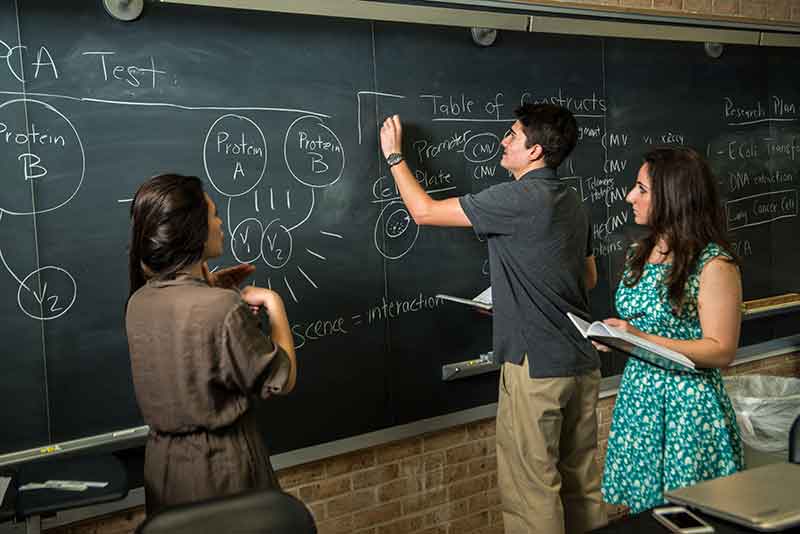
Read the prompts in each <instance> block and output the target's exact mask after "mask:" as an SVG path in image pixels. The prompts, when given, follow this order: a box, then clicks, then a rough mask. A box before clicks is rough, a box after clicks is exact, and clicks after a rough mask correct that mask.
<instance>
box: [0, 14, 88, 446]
mask: <svg viewBox="0 0 800 534" xmlns="http://www.w3.org/2000/svg"><path fill="white" fill-rule="evenodd" d="M19 11H20V10H19V2H18V1H17V0H14V16H15V21H16V24H17V43H19V44H20V45H22V24H20V19H19ZM19 69H20V72H21V73H23V74H22V79H21V80H20V83H21V84H22V100H23V106H22V109H23V111H24V112H25V134H26V138H27V139H26V143H25V144H26V146H27V149H28V153H29V154H32V153H33V149H32V148H31V135H30V133H31V132H30V127H29V124H30V116H29V115H28V105H27V103H28V97H27V90H28V88H27V81H26V78H25V64H24V61H23V57H22V54H20V55H19ZM17 78H19V77H17ZM65 119H66V117H65ZM66 120H67V123H69V119H66ZM78 142H79V143H80V138H79V139H78ZM30 191H31V207H32V208H33V213H32V218H33V246H34V254H35V256H36V271H35V272H36V273H38V274H37V275H36V278H35V280H36V282H37V285H38V289H39V293H40V294H41V295H42V300H39V298H38V297H37V296H36V292H35V291H34V292H33V295H34V297H36V300H38V301H39V316H40V317H44V304H43V302H42V301H43V300H44V291H43V290H42V275H41V268H42V262H41V255H40V251H39V225H38V217H37V210H36V189H35V186H34V180H31V182H30ZM1 214H2V213H0V215H1ZM3 262H4V263H5V259H4V260H3ZM29 276H30V275H29ZM22 286H23V287H25V289H28V288H27V286H25V284H22ZM28 291H30V289H28ZM44 325H45V321H44V320H40V321H39V335H40V337H41V341H42V371H43V373H44V377H45V380H44V409H45V414H46V417H47V440H48V441H52V440H53V423H52V417H51V415H50V384H49V383H48V380H47V377H48V376H49V374H50V373H49V371H48V368H47V343H46V337H45V329H44Z"/></svg>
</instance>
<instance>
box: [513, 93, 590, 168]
mask: <svg viewBox="0 0 800 534" xmlns="http://www.w3.org/2000/svg"><path fill="white" fill-rule="evenodd" d="M514 115H516V117H517V119H519V122H520V124H522V129H523V131H524V132H525V139H526V142H525V146H526V147H528V148H530V147H532V146H533V145H540V146H541V147H542V154H543V156H544V163H545V165H547V166H548V167H550V168H551V169H555V168H556V167H558V166H559V165H561V162H562V161H564V159H565V158H566V157H567V156H569V154H570V152H572V149H573V148H575V144H576V143H577V142H578V123H577V121H576V120H575V117H574V116H573V115H572V113H571V112H570V111H569V110H568V109H566V108H563V107H561V106H556V105H555V104H523V105H522V106H520V107H518V108H517V109H515V110H514Z"/></svg>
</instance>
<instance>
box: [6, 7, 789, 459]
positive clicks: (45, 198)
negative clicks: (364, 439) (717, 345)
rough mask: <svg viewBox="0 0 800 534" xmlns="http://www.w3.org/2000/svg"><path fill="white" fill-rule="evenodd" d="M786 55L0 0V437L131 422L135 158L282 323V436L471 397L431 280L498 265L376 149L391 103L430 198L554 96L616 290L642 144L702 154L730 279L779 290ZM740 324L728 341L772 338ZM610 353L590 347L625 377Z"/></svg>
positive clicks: (472, 278) (606, 288) (469, 328)
mask: <svg viewBox="0 0 800 534" xmlns="http://www.w3.org/2000/svg"><path fill="white" fill-rule="evenodd" d="M798 67H800V59H798V58H797V55H796V54H794V53H792V51H790V50H784V49H775V48H773V49H766V48H758V47H747V46H729V47H727V48H726V50H725V53H724V55H723V56H722V57H721V58H719V59H711V58H709V57H707V56H706V55H705V54H704V52H703V48H702V46H701V45H697V44H688V43H669V42H642V41H634V40H625V39H601V38H589V37H565V36H549V35H542V34H530V33H525V32H511V31H504V32H501V34H500V37H499V39H498V41H497V42H496V43H495V44H494V45H493V46H491V47H486V48H482V47H477V46H476V45H474V44H473V43H472V41H471V39H470V37H469V32H468V30H467V29H463V28H443V27H436V26H422V25H413V24H399V23H384V22H381V23H378V22H370V21H362V20H345V19H333V18H324V17H313V16H300V15H286V14H276V13H265V12H247V11H233V10H223V9H210V8H199V7H187V6H171V5H164V4H152V5H151V4H148V5H147V7H146V9H145V13H144V14H143V16H142V17H141V18H140V19H139V20H137V21H134V22H131V23H121V22H118V21H115V20H113V19H111V18H110V17H108V16H107V15H106V14H105V12H104V11H103V10H102V8H101V7H99V5H98V3H97V2H95V1H90V0H81V1H77V0H76V1H74V2H69V5H68V6H66V5H65V4H64V3H62V2H56V1H54V0H22V1H20V0H16V1H15V0H0V180H1V182H0V184H1V186H0V260H1V261H0V339H2V341H1V342H0V391H2V392H3V393H4V396H5V398H6V402H4V403H3V407H2V408H0V427H2V428H3V429H4V430H3V432H2V433H0V453H4V452H10V451H16V450H21V449H26V448H29V447H34V446H39V445H43V444H49V443H56V442H62V441H65V440H70V439H74V438H80V437H85V436H90V435H94V434H99V433H103V432H110V431H115V430H119V429H124V428H129V427H133V426H137V425H139V424H141V418H140V415H139V413H138V410H137V408H136V402H135V397H134V394H133V388H132V384H131V377H130V366H129V360H128V354H127V342H126V339H125V335H124V323H123V307H124V302H125V298H126V295H127V271H126V253H127V252H126V244H127V233H128V227H129V222H128V210H129V207H130V199H131V197H132V196H133V193H134V191H135V189H136V187H137V186H138V184H140V183H141V182H142V181H143V180H144V179H146V178H147V177H150V176H152V175H155V174H159V173H163V172H179V173H183V174H195V175H197V176H199V177H201V178H202V179H203V180H204V182H205V184H206V188H207V190H208V191H209V193H210V194H211V196H212V197H213V198H214V199H215V201H216V203H217V205H218V206H219V208H220V212H221V214H222V217H223V221H224V225H225V229H226V231H227V235H226V238H227V241H226V247H227V250H226V253H225V255H224V257H222V258H220V259H219V260H218V261H217V262H215V264H214V265H212V267H219V266H223V265H229V264H232V263H235V262H237V261H241V262H250V263H253V264H254V265H256V267H257V269H258V270H257V274H256V275H255V278H254V282H255V283H257V284H259V285H264V286H270V287H272V288H273V289H275V290H277V291H278V292H279V293H280V294H281V295H282V296H283V299H284V301H285V302H286V305H287V310H288V313H289V316H290V319H291V323H292V330H293V332H294V335H295V342H296V344H297V347H298V359H299V362H300V380H299V385H298V388H297V390H296V392H295V393H294V394H292V395H291V396H289V397H287V398H282V399H271V400H269V401H268V402H265V403H263V404H261V405H259V419H260V421H262V427H263V431H264V434H265V436H266V437H267V439H268V441H269V443H270V446H271V448H272V450H273V451H274V452H283V451H288V450H292V449H296V448H299V447H303V446H309V445H314V444H319V443H325V442H328V441H332V440H336V439H339V438H343V437H348V436H353V435H357V434H362V433H365V432H370V431H374V430H379V429H383V428H387V427H391V426H394V425H398V424H403V423H407V422H411V421H416V420H419V419H423V418H428V417H433V416H438V415H443V414H447V413H452V412H455V411H458V410H462V409H466V408H471V407H475V406H480V405H484V404H488V403H491V402H494V401H495V400H496V388H497V375H496V374H493V373H490V374H485V375H478V376H474V377H471V378H469V379H464V380H457V381H453V382H443V381H442V380H441V366H442V365H444V364H446V363H452V362H457V361H461V360H466V359H471V358H475V357H477V356H478V355H479V354H481V353H484V352H487V351H489V350H491V345H490V340H491V322H490V321H489V320H488V319H487V318H485V317H482V316H479V315H477V314H475V313H474V312H473V311H472V310H470V309H467V307H464V306H458V305H455V304H449V303H445V302H442V301H440V300H438V299H436V298H435V295H436V294H437V293H448V294H456V295H463V296H473V295H475V294H477V293H478V292H480V291H481V290H483V289H484V288H485V287H486V286H487V285H488V284H489V277H488V264H487V252H486V246H485V243H482V242H480V241H479V240H478V239H477V238H476V237H475V235H474V233H473V232H472V231H471V230H470V229H437V228H420V227H418V226H416V224H415V223H414V222H413V220H411V218H410V217H409V215H408V213H407V212H406V211H405V208H404V206H403V204H402V202H401V201H400V199H399V195H398V192H397V191H396V190H395V188H394V185H393V183H392V180H391V177H390V174H389V172H388V169H387V168H386V166H385V164H384V163H383V161H382V158H381V157H380V154H379V150H378V130H377V125H378V124H379V122H380V121H381V120H382V119H383V118H384V117H385V116H386V115H388V114H391V113H400V114H401V115H402V116H403V119H404V124H405V126H406V137H405V140H406V143H407V145H406V148H405V150H406V155H407V159H408V160H409V162H410V164H411V166H412V168H413V169H414V171H415V173H416V175H417V178H418V180H419V181H420V183H421V184H422V185H423V186H424V187H425V189H427V190H428V191H429V192H430V193H431V194H432V195H433V196H434V197H436V198H444V197H447V196H453V195H461V194H465V193H469V192H475V191H480V190H482V189H484V188H486V187H489V186H490V185H492V184H496V183H499V182H501V181H505V180H509V179H510V177H509V176H508V174H507V173H506V172H505V171H504V170H503V169H502V168H501V167H500V166H499V160H500V151H501V149H500V139H502V137H503V135H504V133H505V132H506V130H507V129H508V128H509V127H510V126H511V124H512V122H513V118H512V117H513V114H512V112H513V109H514V108H515V107H516V106H518V105H519V104H520V103H523V102H539V101H547V102H554V103H559V104H562V105H564V106H566V107H568V108H569V109H571V110H572V111H573V113H575V115H576V116H577V117H578V122H579V125H580V134H581V139H580V142H579V145H578V148H577V149H576V151H575V153H574V154H573V155H572V157H570V158H569V160H568V161H567V162H565V164H564V165H563V166H562V168H561V169H560V170H559V173H560V176H562V177H563V179H564V180H565V181H568V183H569V184H570V185H572V186H573V187H575V188H576V190H578V191H579V192H580V193H581V195H582V198H583V199H584V202H585V204H586V207H587V209H588V210H589V211H590V212H591V216H592V221H593V224H592V231H593V235H594V238H595V255H596V257H597V259H598V263H599V266H600V273H601V281H600V284H599V285H598V287H597V288H596V289H595V290H594V291H593V292H592V295H591V296H592V311H593V314H594V315H595V316H597V317H604V316H608V315H611V314H613V313H614V310H613V306H612V304H611V302H612V295H613V289H614V287H615V286H616V283H617V280H618V275H619V268H620V266H621V262H622V258H623V257H624V256H623V255H624V250H625V248H626V247H627V245H628V243H629V242H630V239H631V238H632V237H633V235H634V234H635V233H636V231H637V228H636V227H635V226H634V225H633V223H632V215H631V212H630V209H629V207H628V205H627V204H626V203H625V202H624V197H625V194H626V191H627V188H628V187H629V186H630V184H631V183H632V182H633V178H634V176H635V174H636V171H637V169H638V166H639V163H640V157H641V154H642V152H643V151H644V150H645V148H646V147H647V146H649V145H651V144H658V143H678V144H690V145H692V146H695V147H697V148H698V149H700V150H702V151H703V152H705V153H707V154H708V156H709V158H710V159H711V161H712V164H713V166H714V168H715V170H716V171H717V173H718V175H719V179H720V184H721V187H722V190H723V192H724V195H725V205H726V209H727V213H728V219H729V220H728V223H729V228H730V229H731V231H732V233H733V237H734V239H735V241H736V247H737V250H738V251H739V253H740V254H741V255H742V257H743V258H744V274H745V296H746V297H748V298H756V297H763V296H769V295H773V294H778V293H784V292H787V291H797V290H798V285H800V283H798V281H797V277H796V275H795V274H794V269H793V266H794V265H795V264H796V263H797V261H798V259H800V257H798V256H800V248H799V247H797V246H795V243H796V240H797V238H796V235H797V233H798V230H800V223H798V219H797V201H798V198H797V183H798V179H797V174H798V170H797V169H798V165H797V160H798V158H800V143H798V134H800V125H799V124H798V116H799V115H798V111H797V107H796V106H797V105H800V83H799V82H800V75H798V74H797V73H798V72H800V68H798ZM778 333H780V332H778V331H777V330H776V327H775V326H774V325H772V324H771V323H770V324H753V325H752V326H749V327H747V328H746V329H745V334H744V338H743V340H744V342H746V343H749V342H754V341H758V340H762V339H768V338H770V337H773V336H775V335H777V334H778ZM623 365H624V358H623V357H621V356H610V357H608V358H606V359H605V360H604V368H603V372H604V374H605V375H612V374H617V373H619V372H620V371H621V369H622V366H623Z"/></svg>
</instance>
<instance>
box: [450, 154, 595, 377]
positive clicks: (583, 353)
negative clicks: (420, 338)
mask: <svg viewBox="0 0 800 534" xmlns="http://www.w3.org/2000/svg"><path fill="white" fill-rule="evenodd" d="M459 201H460V202H461V207H462V208H463V209H464V213H465V214H466V216H467V218H468V219H469V220H470V222H471V223H472V226H473V228H474V229H475V232H476V233H477V234H478V236H479V237H485V238H487V243H488V246H489V263H490V267H491V281H492V301H493V304H494V322H493V327H494V333H493V344H494V346H493V350H494V355H495V357H496V358H497V359H498V361H502V362H512V363H516V364H519V363H521V362H522V358H523V357H524V356H525V355H526V354H527V355H528V365H529V367H530V372H531V377H532V378H545V377H559V376H575V375H581V374H586V373H588V372H590V371H592V370H594V369H597V368H599V367H600V358H599V357H598V355H597V351H596V350H595V349H594V347H592V345H591V343H589V342H588V341H587V340H585V339H583V337H581V335H580V333H579V332H578V330H577V329H576V328H575V327H574V326H573V325H572V323H571V322H570V321H569V319H568V318H567V316H566V313H567V312H572V313H574V314H575V315H578V316H580V317H583V318H585V319H588V318H589V298H588V294H587V289H586V282H585V278H584V277H585V272H586V257H588V256H591V255H592V241H591V233H590V228H589V224H590V223H589V218H588V215H587V213H586V211H585V210H584V208H583V206H582V204H581V200H580V198H579V197H578V194H577V193H576V192H575V190H574V189H572V188H571V187H569V186H568V185H566V184H565V183H564V182H562V181H561V180H559V179H558V178H557V177H556V174H555V171H554V170H553V169H549V168H546V167H545V168H542V169H536V170H534V171H531V172H529V173H527V174H525V175H524V176H523V177H522V178H520V179H519V180H515V181H513V182H506V183H502V184H498V185H495V186H492V187H490V188H488V189H485V190H483V191H481V192H480V193H477V194H475V195H464V196H463V197H461V198H459Z"/></svg>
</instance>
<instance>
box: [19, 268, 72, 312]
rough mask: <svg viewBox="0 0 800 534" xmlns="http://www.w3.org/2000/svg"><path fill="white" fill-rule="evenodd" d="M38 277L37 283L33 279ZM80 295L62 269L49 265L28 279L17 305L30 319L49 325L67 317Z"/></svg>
mask: <svg viewBox="0 0 800 534" xmlns="http://www.w3.org/2000/svg"><path fill="white" fill-rule="evenodd" d="M37 274H38V275H39V280H38V281H37V280H36V278H34V277H35V276H36V275H37ZM77 294H78V288H77V286H76V285H75V279H74V278H72V275H70V274H69V273H68V272H67V271H65V270H64V269H62V268H61V267H56V266H54V265H47V266H45V267H42V268H41V269H37V270H35V271H33V272H32V273H31V274H29V275H28V276H26V277H25V279H24V280H23V281H22V283H21V284H20V286H19V290H17V303H18V304H19V307H20V309H21V310H22V311H23V312H24V313H25V315H27V316H28V317H30V318H31V319H39V320H42V321H50V320H52V319H57V318H59V317H61V316H62V315H64V314H65V313H67V312H68V311H69V309H70V308H71V307H72V305H73V304H75V298H76V297H77ZM32 310H33V311H32Z"/></svg>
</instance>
